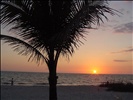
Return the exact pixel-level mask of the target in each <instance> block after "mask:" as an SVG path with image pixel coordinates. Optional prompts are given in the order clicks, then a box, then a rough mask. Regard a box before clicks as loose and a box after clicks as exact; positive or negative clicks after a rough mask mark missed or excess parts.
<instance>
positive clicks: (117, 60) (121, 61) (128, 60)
mask: <svg viewBox="0 0 133 100" xmlns="http://www.w3.org/2000/svg"><path fill="white" fill-rule="evenodd" d="M114 62H129V60H114Z"/></svg>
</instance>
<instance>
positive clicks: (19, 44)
mask: <svg viewBox="0 0 133 100" xmlns="http://www.w3.org/2000/svg"><path fill="white" fill-rule="evenodd" d="M0 9H1V23H2V24H3V25H4V26H9V25H10V31H14V33H15V34H16V36H17V37H16V36H9V35H3V34H1V35H0V38H1V40H4V42H5V43H8V44H9V45H11V46H12V47H13V49H14V50H15V51H17V52H18V53H19V54H22V55H25V56H29V60H35V61H36V62H37V63H39V62H40V61H41V60H43V61H45V62H46V64H47V66H48V69H49V79H48V80H49V87H50V88H49V90H50V91H49V100H57V92H56V91H57V89H56V84H57V78H58V77H57V75H56V68H57V62H58V59H59V56H60V55H72V54H73V52H74V50H75V48H78V47H79V45H80V44H82V42H81V41H80V38H84V29H85V28H88V29H91V28H92V24H96V25H100V22H103V20H102V19H103V17H104V18H105V19H107V17H106V16H105V14H104V12H107V13H110V14H112V15H114V14H116V13H115V10H113V9H111V8H109V7H108V5H107V2H106V0H101V1H97V0H2V1H1V8H0Z"/></svg>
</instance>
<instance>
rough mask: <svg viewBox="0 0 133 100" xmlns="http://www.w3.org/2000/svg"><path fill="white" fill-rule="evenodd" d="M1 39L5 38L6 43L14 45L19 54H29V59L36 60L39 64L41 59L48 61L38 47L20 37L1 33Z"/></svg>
mask: <svg viewBox="0 0 133 100" xmlns="http://www.w3.org/2000/svg"><path fill="white" fill-rule="evenodd" d="M0 39H1V40H3V41H4V43H8V44H9V45H10V46H12V48H13V50H14V51H16V52H18V54H21V55H24V56H29V60H35V61H36V62H37V63H38V64H39V63H40V61H41V60H42V61H46V62H47V58H46V57H44V56H43V55H42V54H41V53H40V52H39V51H38V50H37V49H36V48H34V47H32V46H31V45H29V44H28V43H26V42H24V41H22V40H20V39H18V38H15V37H11V36H7V35H0ZM29 60H28V61H29Z"/></svg>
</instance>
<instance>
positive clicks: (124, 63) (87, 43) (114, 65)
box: [1, 0, 133, 74]
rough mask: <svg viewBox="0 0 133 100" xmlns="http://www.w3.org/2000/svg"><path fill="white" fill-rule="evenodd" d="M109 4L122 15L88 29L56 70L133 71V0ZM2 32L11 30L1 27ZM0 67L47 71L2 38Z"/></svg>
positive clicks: (121, 72) (44, 66) (117, 72)
mask: <svg viewBox="0 0 133 100" xmlns="http://www.w3.org/2000/svg"><path fill="white" fill-rule="evenodd" d="M109 6H110V7H111V8H113V9H116V10H118V11H120V12H121V13H122V14H121V13H119V16H117V15H115V16H111V15H107V16H108V19H109V20H108V21H106V20H105V23H102V24H101V26H100V27H97V28H98V29H96V30H86V33H87V35H86V36H85V37H86V38H85V39H86V40H83V39H82V42H83V43H84V44H83V45H81V46H80V47H79V48H78V49H77V50H75V53H74V54H73V56H72V57H71V56H70V57H69V60H68V59H67V58H66V57H63V56H61V57H60V59H59V62H58V68H57V72H58V73H59V72H61V73H93V71H94V70H96V71H97V73H98V74H133V60H132V56H133V40H132V38H133V36H132V35H133V2H132V1H128V0H125V1H110V2H109ZM1 34H8V31H7V29H6V28H5V29H2V27H1ZM1 70H2V71H26V72H48V68H47V66H46V64H45V63H44V64H41V65H39V66H38V65H37V64H36V63H35V62H28V57H25V56H21V55H17V53H16V52H14V51H13V49H11V47H10V46H8V45H7V44H3V42H1Z"/></svg>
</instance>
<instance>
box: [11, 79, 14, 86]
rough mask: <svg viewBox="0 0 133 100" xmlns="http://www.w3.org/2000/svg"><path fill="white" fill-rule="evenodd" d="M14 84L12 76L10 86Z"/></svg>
mask: <svg viewBox="0 0 133 100" xmlns="http://www.w3.org/2000/svg"><path fill="white" fill-rule="evenodd" d="M13 85H14V81H13V78H12V79H11V86H13Z"/></svg>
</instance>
